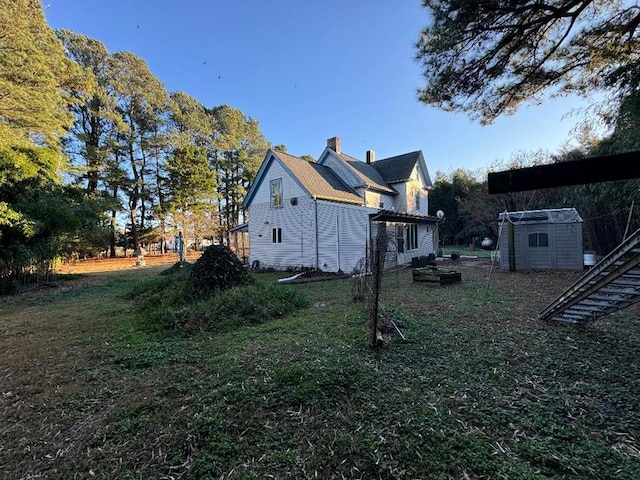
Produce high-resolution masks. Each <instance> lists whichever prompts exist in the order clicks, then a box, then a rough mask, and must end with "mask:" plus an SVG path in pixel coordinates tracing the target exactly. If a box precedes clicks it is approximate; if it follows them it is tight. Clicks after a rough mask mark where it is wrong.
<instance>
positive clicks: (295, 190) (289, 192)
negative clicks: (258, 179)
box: [251, 160, 306, 208]
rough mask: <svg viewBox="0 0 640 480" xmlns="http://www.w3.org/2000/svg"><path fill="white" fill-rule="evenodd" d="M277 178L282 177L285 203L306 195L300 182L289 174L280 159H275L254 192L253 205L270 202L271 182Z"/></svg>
mask: <svg viewBox="0 0 640 480" xmlns="http://www.w3.org/2000/svg"><path fill="white" fill-rule="evenodd" d="M276 178H281V179H282V196H283V198H284V201H285V203H286V202H289V201H290V199H291V197H300V196H303V195H306V193H305V191H304V190H303V189H302V188H301V187H300V184H299V183H298V182H296V181H295V180H294V178H293V177H292V176H291V175H289V173H288V172H287V170H285V169H284V167H283V166H282V164H281V163H280V162H279V161H277V160H274V161H273V162H272V163H271V166H270V167H269V171H268V172H266V175H265V176H264V178H263V180H262V183H261V184H260V186H259V188H258V190H257V191H256V192H255V194H254V197H253V199H252V201H251V204H252V205H254V204H261V203H266V204H267V205H269V204H270V192H269V182H270V181H271V180H274V179H276ZM289 205H291V204H290V203H289ZM284 206H286V205H284ZM283 208H284V207H283Z"/></svg>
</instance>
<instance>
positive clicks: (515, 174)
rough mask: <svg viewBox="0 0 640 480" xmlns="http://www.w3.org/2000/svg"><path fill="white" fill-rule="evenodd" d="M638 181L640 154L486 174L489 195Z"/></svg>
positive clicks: (623, 154) (572, 161)
mask: <svg viewBox="0 0 640 480" xmlns="http://www.w3.org/2000/svg"><path fill="white" fill-rule="evenodd" d="M633 178H640V151H636V152H627V153H618V154H614V155H604V156H600V157H587V158H584V159H582V160H570V161H567V162H560V163H553V164H550V165H539V166H537V167H527V168H518V169H515V170H505V171H503V172H492V173H489V175H488V178H487V183H488V188H489V193H490V194H496V193H509V192H520V191H523V190H538V189H542V188H555V187H566V186H569V185H583V184H587V183H599V182H613V181H617V180H630V179H633Z"/></svg>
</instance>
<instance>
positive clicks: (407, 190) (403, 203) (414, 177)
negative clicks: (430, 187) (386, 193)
mask: <svg viewBox="0 0 640 480" xmlns="http://www.w3.org/2000/svg"><path fill="white" fill-rule="evenodd" d="M393 187H394V188H395V189H396V190H397V191H398V193H399V195H398V196H397V197H396V198H395V203H394V207H395V209H396V211H398V212H407V213H412V214H416V215H427V214H428V212H429V204H428V196H427V192H428V191H427V190H426V189H425V188H424V185H423V183H422V180H421V179H420V174H419V172H418V168H417V166H416V167H414V168H413V172H412V173H411V179H410V180H409V181H408V182H403V183H396V184H394V185H393ZM416 191H417V192H419V193H420V205H419V208H417V206H416V199H415V192H416Z"/></svg>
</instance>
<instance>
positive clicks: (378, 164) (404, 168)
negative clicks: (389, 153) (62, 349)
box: [371, 150, 432, 187]
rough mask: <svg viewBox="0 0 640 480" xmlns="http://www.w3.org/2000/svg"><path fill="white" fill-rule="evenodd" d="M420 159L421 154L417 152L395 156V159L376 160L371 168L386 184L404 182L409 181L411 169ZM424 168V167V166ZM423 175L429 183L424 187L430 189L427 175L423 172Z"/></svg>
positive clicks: (429, 180)
mask: <svg viewBox="0 0 640 480" xmlns="http://www.w3.org/2000/svg"><path fill="white" fill-rule="evenodd" d="M421 157H422V152H421V151H420V150H417V151H415V152H410V153H404V154H402V155H396V156H395V157H389V158H383V159H380V160H376V161H375V162H373V163H372V164H371V166H372V167H373V168H375V169H376V170H377V171H378V173H379V174H380V175H381V176H382V178H384V179H385V180H386V181H387V182H388V183H400V182H406V181H408V180H410V178H411V172H413V168H414V167H415V166H416V163H418V162H419V161H420V158H421ZM423 161H424V159H423ZM424 166H425V167H426V165H424ZM425 174H426V176H427V178H426V179H425V180H427V181H428V182H429V184H428V185H425V187H430V186H432V185H431V179H430V178H429V173H428V172H426V171H425Z"/></svg>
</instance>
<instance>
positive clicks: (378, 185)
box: [334, 152, 398, 195]
mask: <svg viewBox="0 0 640 480" xmlns="http://www.w3.org/2000/svg"><path fill="white" fill-rule="evenodd" d="M334 153H335V152H334ZM336 155H337V156H338V157H339V158H340V160H342V161H343V162H344V163H346V164H347V166H349V167H350V168H351V170H352V171H353V172H354V173H355V174H356V176H357V177H358V178H360V180H362V184H363V186H365V185H366V186H367V187H369V188H372V189H374V190H378V191H380V192H383V193H389V194H391V195H397V194H398V192H397V191H396V189H395V188H393V187H392V186H391V185H389V184H388V183H387V182H386V181H385V179H384V178H383V177H382V175H380V173H379V172H378V171H377V170H376V169H375V168H374V167H373V165H371V164H369V163H365V162H362V161H360V160H358V159H357V158H353V157H350V156H349V155H345V154H344V153H336Z"/></svg>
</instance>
